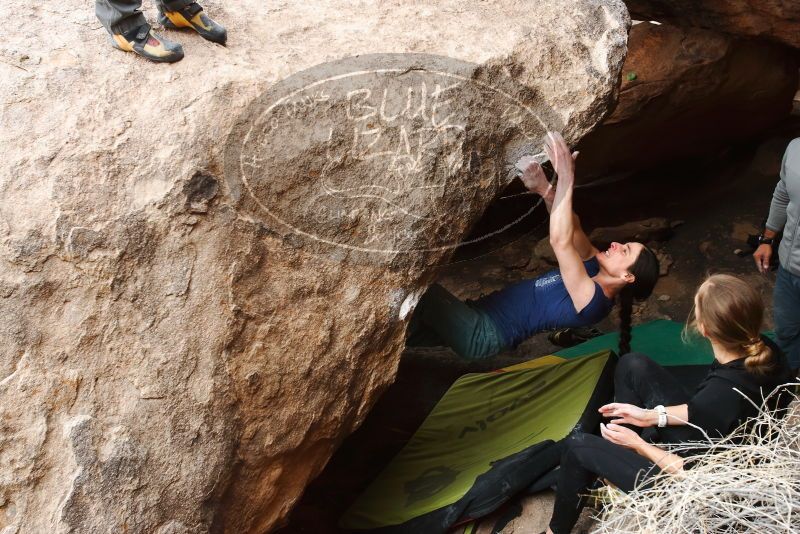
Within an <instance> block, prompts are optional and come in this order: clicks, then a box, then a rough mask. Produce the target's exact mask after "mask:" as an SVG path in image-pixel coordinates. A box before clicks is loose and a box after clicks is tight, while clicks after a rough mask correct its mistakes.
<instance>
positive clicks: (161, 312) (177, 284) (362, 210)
mask: <svg viewBox="0 0 800 534" xmlns="http://www.w3.org/2000/svg"><path fill="white" fill-rule="evenodd" d="M204 4H205V5H206V8H207V9H208V10H209V12H210V13H211V14H212V16H214V17H215V18H217V19H218V20H220V21H221V22H223V23H225V24H226V25H227V27H228V29H229V33H230V41H229V46H228V48H222V47H219V46H216V45H211V44H209V43H206V42H203V41H202V40H200V38H199V37H197V36H195V35H187V34H177V33H172V32H171V35H170V36H171V37H172V38H175V39H177V40H180V41H182V43H183V44H184V48H185V50H186V53H187V57H186V58H185V59H184V60H183V61H182V62H180V63H178V64H176V65H174V66H165V65H154V64H150V63H146V62H145V61H143V60H140V59H139V58H136V57H134V56H132V55H129V54H124V53H122V52H118V51H114V50H112V49H111V48H109V47H108V45H107V43H106V42H105V36H104V32H103V30H102V29H100V27H99V26H100V25H99V24H98V23H97V21H96V20H95V19H94V16H93V13H92V10H91V8H90V6H89V3H87V2H85V1H78V0H64V1H63V2H61V4H60V5H59V8H58V10H57V13H56V12H55V11H52V12H51V10H49V9H46V8H44V7H43V8H42V9H37V10H30V9H29V8H28V7H27V6H26V5H25V4H24V3H23V2H22V1H21V0H8V1H6V2H3V3H2V4H0V15H2V16H4V17H5V18H6V19H8V20H12V19H13V20H19V19H20V17H25V18H26V20H25V24H20V25H14V26H13V27H12V28H10V29H9V30H8V31H7V32H6V34H5V35H4V43H3V58H4V59H3V61H2V62H0V74H2V76H0V95H2V101H3V111H2V114H0V125H1V126H2V128H0V141H1V144H2V147H3V149H4V165H3V166H2V168H0V265H2V267H0V312H2V316H3V318H4V319H3V321H2V322H0V400H2V402H0V531H2V532H3V533H4V534H5V533H8V532H20V533H41V532H130V533H151V532H154V533H157V534H181V533H192V534H197V533H203V532H230V533H237V534H238V533H246V532H266V531H268V530H270V529H271V528H272V527H273V526H274V525H276V524H277V523H278V522H279V521H280V520H281V519H282V518H283V517H285V515H286V514H287V512H288V510H289V509H290V508H291V507H292V505H293V503H294V502H295V501H296V499H297V498H298V496H299V495H300V494H301V493H302V491H303V488H304V487H305V485H306V484H307V482H308V481H309V479H310V478H312V477H314V476H315V475H316V474H317V473H318V472H319V471H320V469H321V468H322V467H323V466H324V464H325V462H326V461H327V459H328V458H329V456H330V455H331V453H332V451H333V450H334V449H335V448H336V447H337V445H338V444H339V443H340V442H341V440H342V439H343V437H344V436H345V435H347V433H349V432H351V431H352V430H353V429H354V428H355V427H356V426H357V425H359V424H360V422H361V421H362V420H363V418H364V416H365V414H366V413H367V411H368V410H369V409H370V407H371V406H372V404H373V403H374V402H375V400H376V398H377V396H378V395H379V394H380V393H381V391H382V390H383V389H384V388H385V387H386V385H387V384H389V383H390V382H391V381H392V380H393V377H394V375H395V372H396V368H397V364H398V359H399V356H400V352H401V349H402V346H403V337H404V330H405V324H406V322H407V318H408V315H409V313H410V311H411V310H412V309H413V306H414V304H415V302H416V299H417V298H418V296H419V294H420V293H421V291H422V290H424V288H425V287H426V286H427V285H428V284H429V283H430V281H431V280H432V279H433V277H434V276H435V274H436V271H437V265H438V264H440V263H441V261H442V260H444V259H446V258H447V257H448V256H449V254H450V253H451V250H452V245H453V244H455V243H457V242H458V240H459V238H460V236H462V235H463V234H464V233H465V232H466V230H467V229H468V228H469V227H470V225H471V224H472V223H473V222H474V220H475V219H477V218H478V217H479V216H480V214H481V212H482V211H483V209H484V208H485V206H486V205H487V204H488V203H489V202H490V201H491V199H492V197H493V196H494V195H495V194H496V192H497V191H499V190H500V189H501V188H502V187H503V186H504V185H505V184H506V183H507V181H508V180H509V173H508V169H509V168H510V165H511V163H513V161H515V158H516V157H517V156H518V155H520V153H522V152H529V151H530V150H532V149H533V150H535V148H536V145H538V141H539V139H540V138H541V135H542V134H543V133H544V131H545V129H547V128H553V129H561V130H563V131H564V132H565V137H566V138H567V139H568V140H569V141H571V142H573V143H574V142H577V140H578V139H580V138H581V137H582V136H583V135H584V134H585V133H586V132H587V131H588V130H590V129H591V128H592V127H594V126H595V124H596V123H597V122H598V121H600V120H601V119H602V117H603V115H604V114H605V112H606V110H607V109H608V107H609V106H610V105H611V104H612V102H613V100H614V97H615V91H616V84H617V81H618V79H619V76H620V69H621V66H622V62H623V58H624V55H625V52H626V38H627V30H628V26H629V19H628V15H627V11H626V10H625V8H624V5H622V4H621V2H614V1H608V0H602V1H601V0H580V1H577V2H576V1H574V0H562V1H554V2H549V3H548V4H547V5H546V6H543V5H540V4H539V3H535V2H532V3H527V2H515V1H510V0H509V1H501V2H494V3H492V4H491V5H489V4H476V5H474V6H470V7H468V8H467V7H465V6H464V3H463V2H461V1H457V0H449V1H448V0H440V1H436V2H431V3H426V4H425V5H424V6H423V5H417V4H414V5H409V4H408V3H407V2H403V1H400V0H392V1H388V2H381V3H378V4H372V3H370V4H367V3H355V4H354V3H352V2H345V1H333V0H332V1H330V2H325V3H322V4H319V3H314V4H313V5H312V4H309V5H305V4H302V3H292V4H286V3H280V4H274V5H273V4H269V5H266V4H264V3H263V2H261V1H256V0H230V1H227V2H221V1H216V2H214V1H208V2H205V3H204ZM148 16H149V17H150V19H151V20H153V18H154V13H153V11H152V10H150V11H148ZM32 28H35V30H32ZM376 52H381V53H384V54H387V53H394V54H401V53H415V54H418V55H414V56H409V55H383V56H376V55H372V54H374V53H376ZM356 55H362V56H360V57H358V58H356V59H351V60H345V61H337V60H340V59H342V58H346V57H350V56H356ZM431 55H433V56H431ZM323 63H324V64H325V66H323V67H318V65H320V64H323ZM315 66H317V67H315ZM312 67H313V68H312ZM379 69H384V70H379ZM301 71H302V72H301ZM292 75H294V76H292ZM279 80H283V81H281V82H280V83H277V82H278V81H279ZM387 95H388V96H387ZM4 529H5V530H4Z"/></svg>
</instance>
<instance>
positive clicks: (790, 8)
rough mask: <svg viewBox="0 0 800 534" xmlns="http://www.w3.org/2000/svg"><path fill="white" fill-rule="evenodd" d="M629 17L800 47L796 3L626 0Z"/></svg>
mask: <svg viewBox="0 0 800 534" xmlns="http://www.w3.org/2000/svg"><path fill="white" fill-rule="evenodd" d="M625 3H626V4H627V5H628V9H630V12H631V16H632V17H633V18H635V19H639V20H655V21H658V22H668V23H670V24H676V25H685V26H697V27H700V28H709V29H715V30H719V31H723V32H726V33H731V34H734V35H743V36H747V37H765V38H769V39H773V40H775V41H779V42H782V43H785V44H787V45H789V46H793V47H795V48H800V31H798V28H799V27H800V3H798V2H797V1H796V0H724V1H720V0H625Z"/></svg>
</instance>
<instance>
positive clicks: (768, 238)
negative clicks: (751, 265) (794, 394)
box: [753, 137, 800, 369]
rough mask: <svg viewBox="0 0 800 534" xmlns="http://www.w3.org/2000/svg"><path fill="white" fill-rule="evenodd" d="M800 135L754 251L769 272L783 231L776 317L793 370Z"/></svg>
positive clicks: (799, 314) (797, 357) (798, 316)
mask: <svg viewBox="0 0 800 534" xmlns="http://www.w3.org/2000/svg"><path fill="white" fill-rule="evenodd" d="M798 226H800V137H798V138H797V139H793V140H792V142H791V143H789V146H788V147H787V148H786V153H785V154H784V155H783V162H782V163H781V179H780V181H779V182H778V185H777V186H776V187H775V192H774V193H773V195H772V204H771V205H770V208H769V217H768V218H767V224H766V228H765V230H764V231H763V232H762V233H761V235H759V236H758V242H759V246H758V248H757V249H756V251H755V253H754V254H753V258H754V259H755V261H756V266H757V267H758V270H759V271H760V272H762V273H766V272H767V271H768V270H769V262H770V259H771V257H772V242H773V240H774V239H775V237H776V236H777V235H778V233H779V232H781V231H783V238H782V239H781V244H780V248H779V249H778V259H779V260H780V266H779V267H778V276H777V278H776V280H775V290H774V292H773V295H772V298H773V311H772V314H773V318H774V320H775V334H776V336H777V339H776V341H777V343H778V345H779V346H780V348H781V349H782V350H783V351H784V352H785V353H786V356H787V357H788V358H789V363H790V364H791V366H792V368H793V369H797V368H798V367H800V228H798Z"/></svg>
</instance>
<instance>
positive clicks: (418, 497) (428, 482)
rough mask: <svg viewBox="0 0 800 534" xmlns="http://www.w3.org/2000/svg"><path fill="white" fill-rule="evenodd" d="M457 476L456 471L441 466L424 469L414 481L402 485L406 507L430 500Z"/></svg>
mask: <svg viewBox="0 0 800 534" xmlns="http://www.w3.org/2000/svg"><path fill="white" fill-rule="evenodd" d="M457 476H458V471H455V470H453V469H450V468H449V467H445V466H443V465H442V466H438V467H431V468H429V469H426V470H425V471H424V472H423V473H422V474H421V475H420V476H418V477H417V478H415V479H414V480H411V481H409V482H406V483H405V484H403V490H404V491H405V494H406V506H410V505H412V504H414V503H415V502H418V501H423V500H425V499H430V498H431V497H433V496H434V495H436V494H437V493H439V492H440V491H442V490H443V489H445V488H446V487H447V486H449V485H450V484H452V483H453V482H454V481H455V479H456V477H457Z"/></svg>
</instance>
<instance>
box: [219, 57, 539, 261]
mask: <svg viewBox="0 0 800 534" xmlns="http://www.w3.org/2000/svg"><path fill="white" fill-rule="evenodd" d="M501 71H502V69H501V68H497V69H494V70H493V69H490V68H487V67H478V66H476V65H474V64H470V63H467V62H463V61H460V60H455V59H452V58H447V57H440V56H431V55H421V54H372V55H365V56H358V57H354V58H348V59H345V60H341V61H336V62H332V63H326V64H322V65H318V66H316V67H313V68H311V69H308V70H306V71H302V72H300V73H297V74H295V75H293V76H291V77H289V78H287V79H285V80H283V81H282V82H279V83H278V84H276V85H274V86H272V87H271V88H269V89H268V90H267V91H266V92H265V93H264V94H263V95H261V96H260V97H259V98H257V99H255V100H254V101H253V102H252V104H251V105H249V106H248V107H247V109H245V110H244V111H243V113H242V114H241V115H240V117H239V118H238V120H237V122H236V126H235V127H234V130H233V131H232V133H231V135H230V137H229V139H228V142H227V146H226V147H225V176H226V180H227V181H228V184H229V187H230V190H231V194H232V195H233V197H234V199H235V200H236V201H238V202H240V206H239V209H240V210H241V209H244V210H246V211H247V212H248V215H249V216H251V217H254V218H255V219H256V220H259V221H261V222H263V223H264V224H265V225H266V226H268V227H270V228H276V227H281V228H282V229H283V232H287V231H288V233H291V234H293V235H294V237H296V238H301V241H303V243H304V244H309V245H311V246H314V247H322V248H327V249H330V248H331V247H334V248H340V249H344V250H347V251H358V252H361V253H369V254H377V255H387V254H388V255H396V254H403V253H409V252H415V251H423V250H443V249H448V248H454V247H456V246H458V245H459V244H460V243H459V241H458V238H459V237H460V234H461V232H453V231H452V229H451V228H450V227H449V226H448V225H449V224H450V223H452V221H454V220H461V221H469V220H473V219H474V213H475V212H474V210H476V209H478V210H482V209H484V208H485V205H484V204H485V201H486V200H485V199H486V198H488V197H490V196H491V195H492V194H496V193H497V192H499V191H500V190H502V188H503V187H504V186H505V185H506V184H507V183H508V181H509V180H510V179H511V178H512V177H513V174H514V173H515V172H516V171H515V170H514V168H513V162H514V161H516V159H517V158H518V157H519V156H521V155H524V154H531V152H532V150H533V148H532V147H539V146H540V140H541V136H542V134H543V132H544V131H545V130H546V129H547V128H546V127H545V120H544V119H543V118H540V117H539V116H538V115H537V114H536V113H534V112H533V111H532V110H531V109H529V108H528V107H526V106H525V105H524V104H522V102H524V101H530V99H531V97H532V95H531V92H532V89H531V88H528V87H523V86H521V85H519V84H516V83H514V82H512V81H511V80H510V79H509V78H508V77H507V76H505V75H503V74H502V73H501ZM540 112H541V111H540ZM547 122H550V123H552V121H547ZM533 152H535V150H533ZM539 155H540V156H541V154H539ZM478 189H489V190H490V191H489V193H488V194H487V193H486V192H485V191H484V192H480V191H478ZM526 215H527V214H526ZM523 217H524V216H523ZM520 219H521V218H520ZM518 220H519V219H518ZM512 224H513V223H512ZM465 230H466V229H465ZM454 233H456V234H458V235H453V234H454ZM494 233H497V232H494ZM487 237H490V236H488V235H486V236H480V237H479V238H477V239H476V240H480V239H485V238H487Z"/></svg>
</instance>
